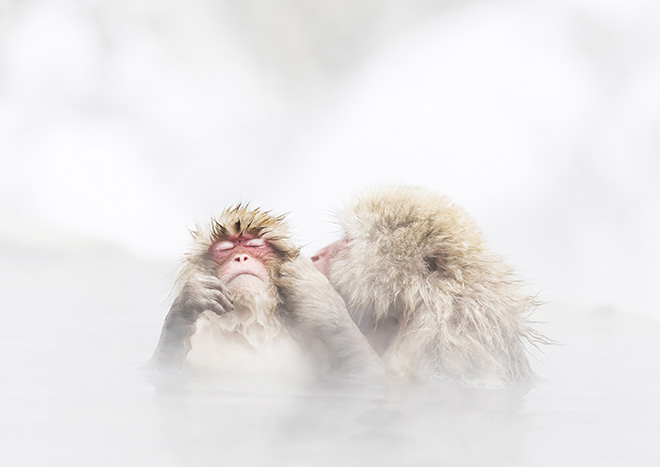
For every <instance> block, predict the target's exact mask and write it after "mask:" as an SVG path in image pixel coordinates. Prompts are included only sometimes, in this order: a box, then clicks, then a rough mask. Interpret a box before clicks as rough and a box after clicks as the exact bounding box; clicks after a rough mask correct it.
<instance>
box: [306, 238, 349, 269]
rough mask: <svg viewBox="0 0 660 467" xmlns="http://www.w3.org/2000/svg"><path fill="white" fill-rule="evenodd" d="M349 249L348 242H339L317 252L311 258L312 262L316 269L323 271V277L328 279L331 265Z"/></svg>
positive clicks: (343, 240)
mask: <svg viewBox="0 0 660 467" xmlns="http://www.w3.org/2000/svg"><path fill="white" fill-rule="evenodd" d="M348 248H349V247H348V240H346V239H342V240H338V241H336V242H334V243H331V244H330V245H328V246H326V247H325V248H323V249H321V250H319V251H318V252H316V254H315V255H313V256H312V258H311V259H312V262H313V263H314V266H316V269H318V270H319V271H321V272H322V273H323V275H324V276H326V277H327V276H328V274H329V273H330V263H331V262H332V260H333V259H334V258H336V257H337V256H339V255H340V254H342V253H344V252H346V251H348Z"/></svg>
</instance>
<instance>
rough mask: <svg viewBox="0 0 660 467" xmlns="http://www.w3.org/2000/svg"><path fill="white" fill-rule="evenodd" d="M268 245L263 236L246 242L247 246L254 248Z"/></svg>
mask: <svg viewBox="0 0 660 467" xmlns="http://www.w3.org/2000/svg"><path fill="white" fill-rule="evenodd" d="M265 245H266V241H265V240H264V239H263V238H252V239H250V240H248V241H247V242H245V246H249V247H253V248H261V247H263V246H265Z"/></svg>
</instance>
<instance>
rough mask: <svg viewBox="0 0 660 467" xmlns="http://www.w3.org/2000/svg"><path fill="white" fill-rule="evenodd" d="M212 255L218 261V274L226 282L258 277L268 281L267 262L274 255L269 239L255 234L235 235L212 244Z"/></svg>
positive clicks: (210, 250) (250, 279)
mask: <svg viewBox="0 0 660 467" xmlns="http://www.w3.org/2000/svg"><path fill="white" fill-rule="evenodd" d="M209 252H210V253H211V257H212V258H213V260H214V261H215V262H216V263H218V266H219V267H218V276H219V278H220V280H222V281H223V282H224V283H225V284H227V285H229V284H230V283H231V282H234V281H238V282H245V281H246V280H247V281H248V282H250V281H252V280H253V279H258V280H260V281H261V282H264V283H265V282H268V281H269V280H270V278H269V276H268V267H267V266H266V264H267V263H268V261H269V260H270V259H271V258H272V256H273V248H272V247H271V246H270V244H269V243H268V241H267V240H265V239H264V238H261V237H255V236H249V235H244V236H233V237H228V238H226V239H224V240H220V241H217V242H215V243H214V244H213V245H211V248H210V249H209Z"/></svg>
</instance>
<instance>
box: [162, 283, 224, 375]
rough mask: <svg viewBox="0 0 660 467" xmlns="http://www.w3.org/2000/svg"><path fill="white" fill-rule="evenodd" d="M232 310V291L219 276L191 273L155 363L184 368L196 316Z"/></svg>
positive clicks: (167, 323) (166, 325)
mask: <svg viewBox="0 0 660 467" xmlns="http://www.w3.org/2000/svg"><path fill="white" fill-rule="evenodd" d="M233 309H234V304H233V303H232V300H231V296H230V292H229V290H228V289H227V287H226V286H225V285H224V284H223V283H222V282H221V281H220V279H218V278H217V277H215V276H213V275H210V274H202V273H199V272H195V273H193V274H191V275H190V276H189V277H188V278H187V280H186V282H185V283H184V285H183V287H182V288H181V292H179V295H178V296H177V297H176V298H175V299H174V302H173V303H172V306H171V307H170V311H169V313H168V314H167V316H166V317H165V322H164V323H163V329H162V331H161V333H160V340H159V341H158V346H157V347H156V351H155V352H154V356H153V357H152V363H153V364H155V365H156V366H157V367H160V368H168V369H180V368H183V366H184V362H185V359H186V356H187V355H188V352H190V338H191V337H192V335H193V334H194V333H195V331H196V329H197V328H196V325H195V322H196V321H197V318H199V316H200V315H201V314H202V313H203V312H204V311H206V310H210V311H212V312H213V313H216V314H218V315H223V314H225V313H228V312H230V311H232V310H233Z"/></svg>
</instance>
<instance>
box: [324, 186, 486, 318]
mask: <svg viewBox="0 0 660 467" xmlns="http://www.w3.org/2000/svg"><path fill="white" fill-rule="evenodd" d="M338 217H339V222H340V224H341V226H342V229H343V233H344V238H343V239H342V240H340V241H339V242H335V243H333V244H331V245H329V246H327V247H326V248H324V249H323V250H321V251H320V252H318V253H317V254H316V255H314V256H313V257H312V260H313V261H314V263H315V265H316V266H317V268H318V269H319V270H320V271H321V272H323V273H324V274H325V275H326V276H327V277H328V278H329V279H330V281H331V282H332V284H333V285H334V286H335V288H336V289H337V291H338V292H339V293H340V294H341V295H342V297H343V298H344V299H345V300H346V301H347V303H348V304H349V306H350V307H352V308H353V309H355V310H361V312H370V313H373V314H375V316H377V317H382V316H385V315H387V314H388V313H390V312H391V311H392V310H393V309H394V308H396V309H397V310H400V312H402V313H406V311H408V309H413V308H415V307H417V306H419V305H420V303H421V302H425V301H426V302H428V301H432V300H441V299H442V297H444V296H450V295H452V294H451V293H450V292H451V291H450V290H448V288H451V287H454V286H460V284H461V283H463V282H465V281H470V280H471V279H472V278H471V277H470V275H471V273H472V271H477V270H478V267H476V268H475V266H476V264H475V262H477V263H481V262H482V260H483V252H484V247H483V240H482V238H481V234H480V233H479V230H478V228H477V227H476V225H475V224H474V222H473V221H472V219H471V218H470V217H469V216H468V215H467V214H466V213H465V212H464V211H463V210H462V209H461V208H459V207H458V206H455V205H454V204H453V203H452V202H451V201H450V200H449V199H448V198H446V197H444V196H441V195H438V194H435V193H432V192H429V191H427V190H424V189H422V188H417V187H408V186H388V187H379V188H373V189H370V190H368V191H366V192H365V193H363V194H362V195H361V196H359V197H358V198H357V199H355V200H354V201H353V202H352V203H350V204H349V205H348V206H346V208H345V209H343V210H342V211H341V212H340V213H339V216H338ZM443 289H446V290H447V294H446V295H443V294H438V291H439V290H440V291H442V290H443ZM427 305H432V304H429V303H427ZM359 312H360V311H358V313H359Z"/></svg>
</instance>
